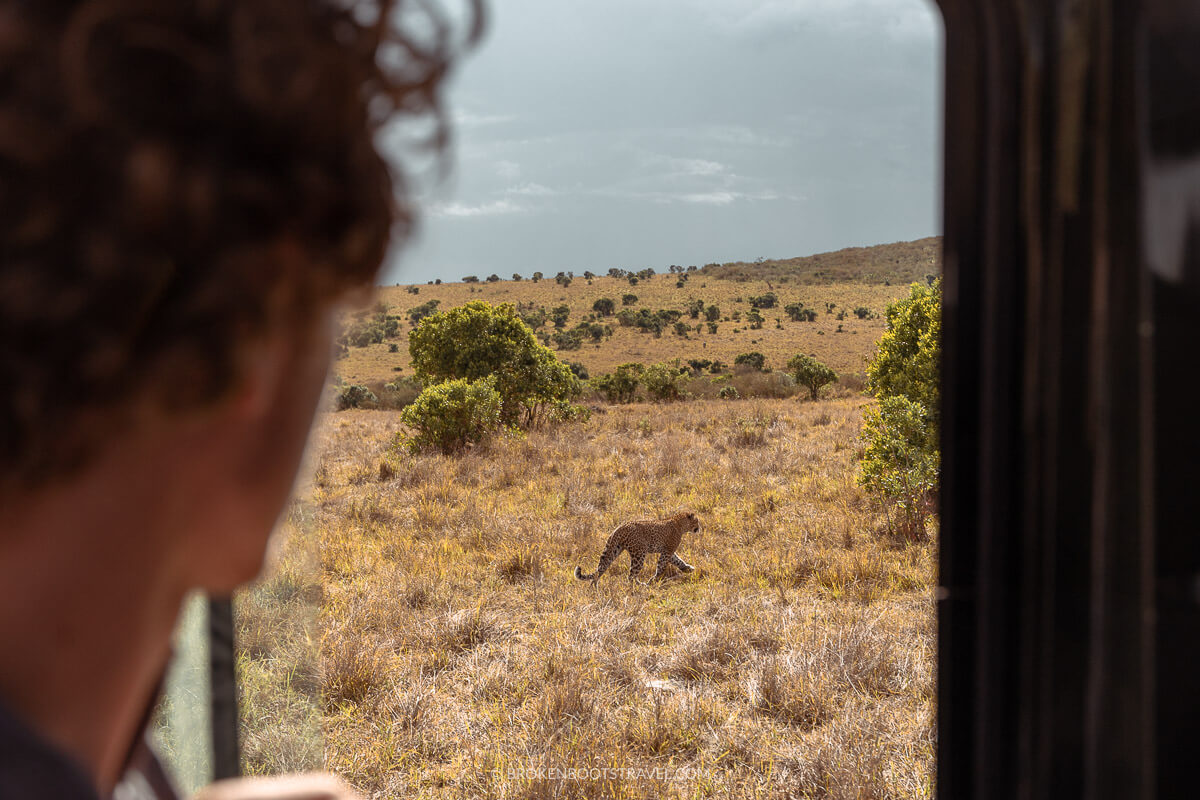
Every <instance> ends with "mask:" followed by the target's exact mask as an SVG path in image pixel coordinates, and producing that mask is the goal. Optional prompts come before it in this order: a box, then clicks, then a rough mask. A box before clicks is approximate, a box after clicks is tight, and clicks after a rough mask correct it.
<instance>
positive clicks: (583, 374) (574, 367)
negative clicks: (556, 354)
mask: <svg viewBox="0 0 1200 800" xmlns="http://www.w3.org/2000/svg"><path fill="white" fill-rule="evenodd" d="M567 369H569V370H571V374H572V375H574V376H575V377H576V378H579V380H581V381H586V380H587V379H588V369H587V367H585V366H584V365H583V364H580V363H579V362H578V361H568V362H567Z"/></svg>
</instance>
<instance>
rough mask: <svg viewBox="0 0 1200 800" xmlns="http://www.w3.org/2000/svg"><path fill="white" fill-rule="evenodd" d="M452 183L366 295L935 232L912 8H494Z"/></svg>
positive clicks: (824, 2) (470, 82) (468, 77)
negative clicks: (389, 287) (393, 288)
mask: <svg viewBox="0 0 1200 800" xmlns="http://www.w3.org/2000/svg"><path fill="white" fill-rule="evenodd" d="M491 6H492V9H491V24H490V29H489V32H488V36H487V39H486V40H485V41H484V43H483V44H482V45H481V46H480V48H479V49H478V50H476V51H475V52H474V53H473V54H472V55H471V56H470V57H469V58H468V59H467V60H466V61H465V62H464V63H463V65H462V67H461V69H460V71H459V73H458V76H457V78H456V79H455V82H454V86H453V88H452V90H451V92H450V102H451V107H452V108H453V110H454V116H455V118H456V120H457V124H456V152H455V156H454V159H453V171H452V174H451V176H450V178H449V179H448V180H447V181H445V182H443V184H442V185H441V186H440V187H438V188H436V189H435V190H430V191H427V192H426V196H425V201H424V205H425V214H424V216H423V220H422V225H421V231H420V234H419V237H418V239H417V240H416V242H414V243H413V244H412V245H410V246H409V247H408V248H407V249H405V250H404V251H403V252H401V253H400V254H399V256H398V257H395V256H394V257H392V258H390V259H389V264H388V266H387V268H386V270H385V272H384V275H383V282H384V283H397V282H402V283H412V282H424V281H427V280H431V279H433V278H442V279H443V280H458V279H460V278H461V277H462V276H464V275H478V276H479V277H481V278H483V277H486V276H487V275H489V274H491V273H493V272H494V273H498V274H499V275H500V276H501V277H503V278H509V277H510V276H511V275H512V274H513V273H514V272H517V273H520V274H522V275H524V276H526V277H528V276H529V275H530V274H531V273H533V272H534V271H539V270H540V271H542V272H544V273H547V274H551V275H552V274H554V273H556V272H558V271H559V270H573V271H574V272H575V273H576V274H579V273H582V272H583V271H584V270H589V269H590V270H592V271H593V272H600V273H602V272H606V271H607V270H608V269H609V268H610V267H621V268H625V269H629V268H633V269H641V268H643V267H654V268H655V269H659V270H663V269H665V268H666V267H667V266H669V265H670V264H682V265H688V264H697V265H703V264H706V263H708V262H711V261H717V262H722V261H736V260H753V259H755V258H759V257H765V258H786V257H790V256H800V255H809V254H812V253H817V252H822V251H826V250H833V249H837V248H841V247H849V246H855V245H871V244H879V243H883V242H894V241H903V240H909V239H917V238H920V237H924V236H930V235H933V234H935V233H939V232H940V227H941V219H940V208H939V187H940V174H939V169H940V157H939V155H938V153H939V138H940V121H939V118H940V96H941V77H940V65H941V48H942V39H941V36H942V34H941V21H940V19H939V18H938V16H937V13H936V11H935V10H934V8H933V5H932V4H931V3H929V2H927V1H926V0H760V1H754V0H502V1H501V0H493V2H492V3H491Z"/></svg>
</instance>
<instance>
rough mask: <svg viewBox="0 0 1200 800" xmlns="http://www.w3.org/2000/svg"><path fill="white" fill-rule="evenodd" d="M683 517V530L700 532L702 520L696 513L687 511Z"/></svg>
mask: <svg viewBox="0 0 1200 800" xmlns="http://www.w3.org/2000/svg"><path fill="white" fill-rule="evenodd" d="M681 516H682V517H683V529H684V530H685V531H698V530H700V519H699V517H697V516H696V512H695V511H685V512H683V514H682V515H681Z"/></svg>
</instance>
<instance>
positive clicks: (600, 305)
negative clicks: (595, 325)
mask: <svg viewBox="0 0 1200 800" xmlns="http://www.w3.org/2000/svg"><path fill="white" fill-rule="evenodd" d="M616 307H617V304H616V303H615V302H613V299H612V298H611V297H601V298H600V299H599V300H597V301H596V302H594V303H592V311H595V312H596V313H597V314H599V315H600V316H602V317H611V316H612V313H613V310H614V309H615V308H616Z"/></svg>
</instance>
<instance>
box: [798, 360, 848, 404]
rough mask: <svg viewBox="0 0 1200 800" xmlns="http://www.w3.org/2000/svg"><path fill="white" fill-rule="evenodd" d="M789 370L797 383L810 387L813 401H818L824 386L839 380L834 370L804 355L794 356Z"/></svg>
mask: <svg viewBox="0 0 1200 800" xmlns="http://www.w3.org/2000/svg"><path fill="white" fill-rule="evenodd" d="M787 368H788V372H790V373H791V375H792V377H793V378H795V379H796V383H798V384H800V385H801V386H805V387H808V391H809V393H810V395H811V396H812V399H813V400H816V399H817V395H818V394H819V393H820V391H821V387H822V386H826V385H827V384H830V383H836V382H837V379H838V376H837V373H836V372H834V371H833V370H832V369H830V368H829V367H827V366H825V365H824V364H822V363H821V362H820V361H817V360H816V359H815V358H813V357H812V356H806V355H804V354H803V353H798V354H797V355H794V356H792V359H791V360H790V361H788V363H787Z"/></svg>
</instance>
